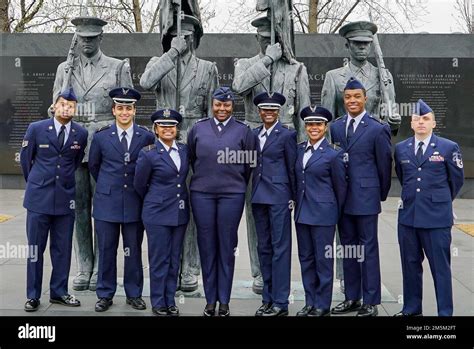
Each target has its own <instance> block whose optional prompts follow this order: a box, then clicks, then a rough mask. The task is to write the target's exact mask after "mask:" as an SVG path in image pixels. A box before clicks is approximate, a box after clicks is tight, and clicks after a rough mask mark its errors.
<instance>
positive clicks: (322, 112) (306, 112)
mask: <svg viewBox="0 0 474 349" xmlns="http://www.w3.org/2000/svg"><path fill="white" fill-rule="evenodd" d="M300 117H301V119H303V121H304V122H321V121H324V122H329V121H331V120H332V114H331V112H330V111H329V110H327V109H326V108H323V107H312V106H307V107H305V108H303V110H301V113H300Z"/></svg>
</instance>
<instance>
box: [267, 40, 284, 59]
mask: <svg viewBox="0 0 474 349" xmlns="http://www.w3.org/2000/svg"><path fill="white" fill-rule="evenodd" d="M265 55H266V56H268V57H270V58H271V59H272V61H273V62H276V61H278V60H279V59H280V58H281V55H282V50H281V45H280V43H278V42H277V43H276V44H274V45H268V46H267V50H266V51H265Z"/></svg>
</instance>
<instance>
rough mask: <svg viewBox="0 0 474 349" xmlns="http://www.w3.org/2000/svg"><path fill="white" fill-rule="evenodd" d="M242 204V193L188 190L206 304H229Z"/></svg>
mask: <svg viewBox="0 0 474 349" xmlns="http://www.w3.org/2000/svg"><path fill="white" fill-rule="evenodd" d="M244 203H245V193H242V194H211V193H201V192H197V191H191V206H192V210H193V215H194V220H195V222H196V228H197V241H198V247H199V255H200V258H201V268H202V279H203V284H204V293H205V294H206V301H207V304H215V303H216V302H219V303H221V304H228V303H229V301H230V294H231V291H232V280H233V278H234V265H235V251H236V248H237V242H238V237H237V231H238V228H239V223H240V219H241V217H242V212H243V209H244Z"/></svg>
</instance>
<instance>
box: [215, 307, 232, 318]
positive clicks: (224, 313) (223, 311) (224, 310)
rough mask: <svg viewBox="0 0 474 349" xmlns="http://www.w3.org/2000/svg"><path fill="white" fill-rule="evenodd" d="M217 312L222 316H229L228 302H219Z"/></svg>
mask: <svg viewBox="0 0 474 349" xmlns="http://www.w3.org/2000/svg"><path fill="white" fill-rule="evenodd" d="M218 314H219V316H222V317H227V316H230V309H229V304H219V311H218Z"/></svg>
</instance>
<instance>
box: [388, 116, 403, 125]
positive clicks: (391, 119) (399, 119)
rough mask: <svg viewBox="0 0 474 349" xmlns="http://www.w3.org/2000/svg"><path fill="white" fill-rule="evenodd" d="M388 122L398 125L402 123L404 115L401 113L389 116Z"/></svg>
mask: <svg viewBox="0 0 474 349" xmlns="http://www.w3.org/2000/svg"><path fill="white" fill-rule="evenodd" d="M388 123H389V124H390V125H396V126H398V125H400V124H401V123H402V117H401V116H400V114H392V115H391V116H389V117H388Z"/></svg>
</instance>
